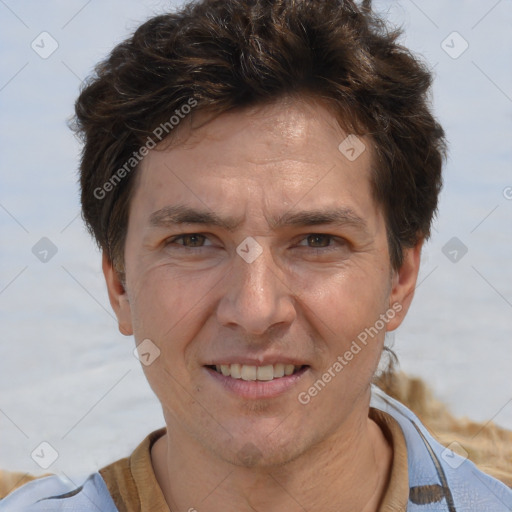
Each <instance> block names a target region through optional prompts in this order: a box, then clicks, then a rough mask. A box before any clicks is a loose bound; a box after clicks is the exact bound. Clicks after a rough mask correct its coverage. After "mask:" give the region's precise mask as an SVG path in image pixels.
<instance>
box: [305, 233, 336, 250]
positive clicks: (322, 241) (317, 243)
mask: <svg viewBox="0 0 512 512" xmlns="http://www.w3.org/2000/svg"><path fill="white" fill-rule="evenodd" d="M306 240H307V243H308V246H309V247H315V248H321V247H329V245H331V241H332V237H331V236H330V235H320V234H315V235H308V236H307V238H306Z"/></svg>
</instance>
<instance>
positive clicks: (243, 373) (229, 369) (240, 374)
mask: <svg viewBox="0 0 512 512" xmlns="http://www.w3.org/2000/svg"><path fill="white" fill-rule="evenodd" d="M207 368H210V369H211V370H213V371H216V372H217V373H220V374H221V375H224V377H231V378H232V379H241V380H246V381H252V380H258V381H270V380H275V379H280V378H283V377H288V376H290V375H294V374H296V373H298V372H300V371H301V370H303V369H306V368H308V366H307V365H300V366H295V365H293V364H281V363H278V364H269V365H265V366H253V365H247V364H237V363H235V364H217V365H208V366H207Z"/></svg>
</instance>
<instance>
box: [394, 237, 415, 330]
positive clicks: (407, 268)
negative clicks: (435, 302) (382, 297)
mask: <svg viewBox="0 0 512 512" xmlns="http://www.w3.org/2000/svg"><path fill="white" fill-rule="evenodd" d="M422 247H423V238H422V239H420V240H419V241H418V243H417V244H416V245H415V246H414V247H411V248H410V249H404V259H403V263H402V265H401V267H400V268H399V269H398V270H395V271H394V272H393V278H392V281H391V282H392V288H391V293H390V296H389V308H390V310H393V311H395V313H396V314H395V316H394V317H393V318H392V319H390V321H389V322H388V323H387V329H386V330H387V331H394V330H395V329H396V328H397V327H398V326H399V325H400V324H401V323H402V322H403V320H404V318H405V315H406V314H407V311H409V306H410V305H411V302H412V298H413V297H414V290H415V289H416V281H417V279H418V272H419V270H420V260H421V248H422Z"/></svg>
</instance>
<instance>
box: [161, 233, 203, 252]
mask: <svg viewBox="0 0 512 512" xmlns="http://www.w3.org/2000/svg"><path fill="white" fill-rule="evenodd" d="M207 241H208V239H207V238H206V236H204V235H201V234H199V233H187V234H184V235H179V236H175V237H174V238H171V239H169V240H167V242H166V244H167V245H169V244H176V245H182V246H183V247H191V248H194V247H203V246H204V245H211V243H209V244H205V242H207Z"/></svg>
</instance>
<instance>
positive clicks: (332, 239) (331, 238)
mask: <svg viewBox="0 0 512 512" xmlns="http://www.w3.org/2000/svg"><path fill="white" fill-rule="evenodd" d="M185 237H203V239H204V240H203V243H204V241H206V240H208V237H207V236H206V235H203V234H202V233H183V234H181V235H177V236H174V237H172V238H170V239H168V240H166V241H165V245H166V246H168V245H171V244H175V243H176V242H177V241H179V240H182V241H183V239H184V238H185ZM309 237H327V239H328V240H329V244H328V245H326V246H323V247H310V246H309V245H306V246H304V245H302V244H300V243H298V244H296V246H298V247H306V248H307V249H312V250H314V251H320V250H332V249H333V248H334V247H333V246H334V245H335V244H337V245H342V246H345V245H346V244H347V241H346V240H345V239H343V238H340V237H337V236H334V235H329V234H326V233H309V234H307V235H305V236H303V238H301V240H300V242H303V241H304V240H307V239H308V238H309ZM177 245H180V246H182V247H184V248H187V249H203V248H204V247H205V246H204V245H200V246H197V247H189V246H186V245H185V244H179V243H178V244H177ZM206 247H211V246H206Z"/></svg>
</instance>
